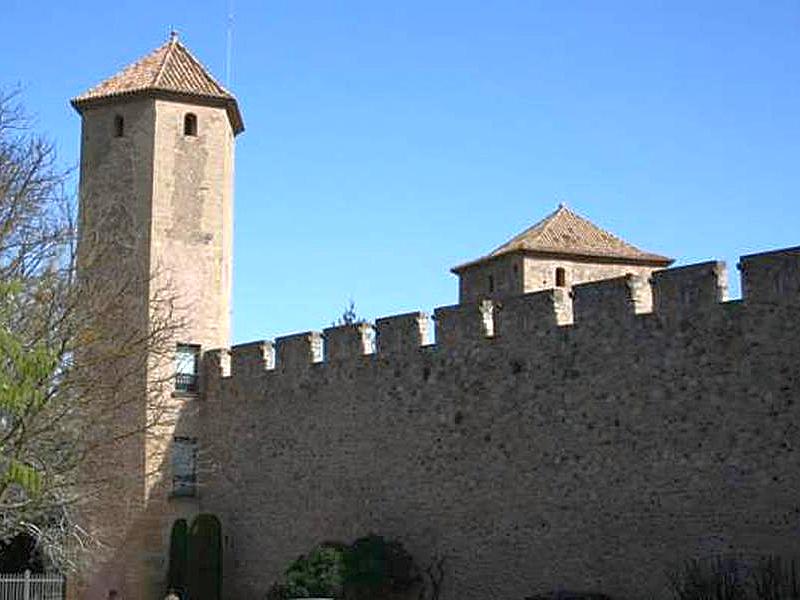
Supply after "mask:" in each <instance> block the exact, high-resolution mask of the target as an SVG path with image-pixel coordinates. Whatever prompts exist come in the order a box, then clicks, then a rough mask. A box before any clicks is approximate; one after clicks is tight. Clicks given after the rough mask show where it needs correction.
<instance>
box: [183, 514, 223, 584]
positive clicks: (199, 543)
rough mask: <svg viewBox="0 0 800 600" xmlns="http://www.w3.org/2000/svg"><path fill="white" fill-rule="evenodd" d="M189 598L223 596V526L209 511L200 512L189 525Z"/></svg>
mask: <svg viewBox="0 0 800 600" xmlns="http://www.w3.org/2000/svg"><path fill="white" fill-rule="evenodd" d="M188 583H189V585H188V592H189V598H191V600H222V526H221V525H220V522H219V519H217V517H215V516H214V515H212V514H207V513H206V514H200V515H197V517H196V518H195V519H194V521H192V526H191V528H190V529H189V581H188Z"/></svg>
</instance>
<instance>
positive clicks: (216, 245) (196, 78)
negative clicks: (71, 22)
mask: <svg viewBox="0 0 800 600" xmlns="http://www.w3.org/2000/svg"><path fill="white" fill-rule="evenodd" d="M72 105H73V106H74V107H75V109H76V110H77V111H78V112H79V113H80V115H81V117H82V136H81V170H80V243H79V252H78V254H79V271H80V273H81V277H82V278H83V280H84V281H86V282H87V283H88V286H89V287H90V288H91V287H93V288H96V289H99V290H109V291H108V292H107V295H112V294H114V295H118V296H119V297H120V298H119V303H118V306H122V307H123V308H124V310H123V311H120V313H121V315H122V319H116V322H109V323H108V327H107V328H106V329H108V330H107V331H106V330H104V331H103V332H102V333H104V334H105V336H106V338H108V339H111V340H112V345H113V340H117V339H118V340H120V344H122V343H124V340H128V339H131V338H135V337H136V336H146V335H148V333H149V332H151V331H153V329H154V328H155V327H156V323H163V320H164V319H165V318H169V319H172V320H173V321H172V322H173V323H175V324H180V327H179V329H177V330H175V331H174V332H173V333H172V337H171V339H169V340H167V342H166V343H165V344H163V345H162V346H160V348H159V352H160V354H159V355H158V356H155V354H154V352H155V351H154V350H151V349H148V350H147V351H145V352H143V354H147V356H141V357H139V358H140V359H141V361H140V363H139V364H141V365H142V366H141V368H139V369H136V371H137V373H136V377H135V378H131V382H130V383H129V384H127V385H126V386H125V387H124V389H121V390H120V392H119V395H120V396H124V397H125V398H124V411H123V412H121V413H120V414H119V415H117V416H116V417H115V421H114V422H112V423H110V424H106V425H104V426H106V427H108V428H109V431H108V432H107V433H108V435H107V436H106V437H107V438H109V439H115V436H114V434H116V433H119V434H120V435H118V436H116V437H117V438H119V439H120V441H119V442H118V443H115V445H114V446H113V447H111V448H108V449H106V450H104V451H103V452H102V455H100V456H98V457H96V460H97V464H96V465H94V468H95V470H96V472H97V473H98V474H99V475H101V476H105V477H107V478H110V479H113V480H114V481H115V482H116V484H115V487H114V488H113V489H105V490H103V491H101V493H100V494H99V495H98V497H97V498H96V499H95V500H94V501H93V504H92V505H91V506H90V507H88V509H87V510H86V511H85V512H86V521H87V525H88V526H89V527H90V528H91V529H92V531H93V532H94V533H96V534H97V535H98V536H99V537H100V539H101V540H102V541H103V542H104V543H105V544H106V545H107V546H108V547H109V548H111V549H112V551H111V553H110V556H109V557H108V558H107V560H106V564H105V565H104V567H103V568H102V569H101V570H99V571H98V572H97V573H95V574H94V575H93V576H92V577H90V578H89V582H88V584H87V586H88V587H87V590H85V591H84V592H83V593H82V596H81V597H82V598H90V599H94V598H97V599H98V600H99V599H105V598H107V597H108V596H107V594H108V593H109V591H110V590H112V589H113V590H117V591H118V593H119V594H120V595H121V596H122V597H123V598H126V599H130V600H133V599H137V600H138V599H142V600H144V599H145V598H147V599H151V598H156V597H161V596H163V594H164V585H165V582H164V580H165V576H166V559H167V556H168V543H169V535H170V527H171V525H172V523H173V521H174V520H175V519H176V518H187V519H190V518H191V517H192V516H193V515H194V514H195V513H196V512H197V511H198V507H199V487H198V477H197V465H196V464H195V462H196V461H195V456H196V455H197V447H198V445H199V440H198V439H197V435H198V429H199V428H198V425H197V413H198V406H197V393H198V391H199V386H200V385H201V382H199V381H198V376H199V370H198V363H199V357H200V355H201V352H202V351H203V350H204V349H208V348H218V347H224V346H227V345H228V344H229V343H230V340H229V336H230V296H231V279H232V259H233V256H232V254H233V244H232V237H233V223H232V221H233V169H234V159H233V157H234V138H235V136H236V135H237V134H238V133H240V132H241V131H242V130H243V128H244V127H243V123H242V117H241V114H240V112H239V108H238V106H237V102H236V99H235V98H234V97H233V96H232V95H231V94H230V93H229V92H228V91H227V90H225V89H224V88H223V87H222V86H221V85H220V84H219V83H217V82H216V81H215V80H214V78H213V77H212V76H211V75H210V74H209V73H208V71H207V70H206V69H205V68H204V67H203V66H202V65H201V64H200V63H199V62H198V60H197V59H196V58H194V56H192V54H191V53H190V52H189V51H188V50H187V49H186V47H185V46H183V45H182V44H181V43H180V42H179V41H178V39H177V36H176V35H175V34H173V35H172V36H171V38H170V40H169V41H168V42H167V43H165V44H164V45H162V46H161V47H159V48H157V49H156V50H155V51H153V52H152V53H150V54H148V55H147V56H145V57H144V58H142V59H140V60H139V61H137V62H135V63H133V64H132V65H130V66H129V67H127V68H125V69H123V70H122V71H121V72H119V73H118V74H117V75H114V76H113V77H111V78H110V79H107V80H106V81H104V82H102V83H100V84H99V85H97V86H96V87H94V88H92V89H90V90H89V91H88V92H86V93H84V94H82V95H80V96H78V97H77V98H75V99H74V100H73V101H72ZM98 257H100V260H98ZM112 280H113V281H118V282H120V285H119V286H113V285H112V286H109V285H107V282H108V281H112ZM164 310H168V313H169V314H166V315H165V313H164V312H163V311H164ZM120 320H122V321H123V322H122V323H120V322H119V321H120ZM134 358H135V357H134ZM102 376H103V377H106V378H114V377H116V376H117V374H116V373H113V372H109V373H104V374H102ZM155 382H159V384H158V385H156V384H155ZM165 382H166V384H165ZM104 401H113V402H116V403H117V405H123V402H122V401H120V400H119V399H117V398H115V399H108V398H98V402H104ZM117 430H118V431H117ZM123 436H124V437H123ZM108 487H110V486H107V488H108Z"/></svg>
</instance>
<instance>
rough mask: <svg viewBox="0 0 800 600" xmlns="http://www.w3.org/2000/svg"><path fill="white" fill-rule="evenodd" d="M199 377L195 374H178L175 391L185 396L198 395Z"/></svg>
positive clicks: (176, 375)
mask: <svg viewBox="0 0 800 600" xmlns="http://www.w3.org/2000/svg"><path fill="white" fill-rule="evenodd" d="M197 383H198V377H197V375H196V374H194V373H176V374H175V391H176V392H181V393H184V394H196V393H197V391H198V385H197Z"/></svg>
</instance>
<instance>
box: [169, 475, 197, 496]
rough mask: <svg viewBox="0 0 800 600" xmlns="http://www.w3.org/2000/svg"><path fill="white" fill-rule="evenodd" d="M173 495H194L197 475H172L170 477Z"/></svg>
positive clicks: (195, 493)
mask: <svg viewBox="0 0 800 600" xmlns="http://www.w3.org/2000/svg"><path fill="white" fill-rule="evenodd" d="M172 495H173V496H196V495H197V477H195V476H194V475H173V477H172Z"/></svg>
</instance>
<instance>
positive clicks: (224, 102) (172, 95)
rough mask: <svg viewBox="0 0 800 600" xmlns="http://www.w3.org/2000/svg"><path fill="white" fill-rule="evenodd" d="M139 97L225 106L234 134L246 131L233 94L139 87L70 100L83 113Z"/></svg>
mask: <svg viewBox="0 0 800 600" xmlns="http://www.w3.org/2000/svg"><path fill="white" fill-rule="evenodd" d="M139 97H149V98H156V99H162V100H177V101H183V102H186V101H189V102H192V103H196V104H204V105H208V106H215V107H218V108H225V110H226V112H227V113H228V119H229V121H230V123H231V128H232V129H233V133H234V135H239V134H240V133H242V132H243V131H244V120H243V119H242V113H241V112H240V111H239V103H238V102H236V98H234V97H233V96H229V97H224V96H210V95H204V94H192V93H188V92H179V91H175V90H160V89H147V88H145V89H139V90H130V91H125V92H117V93H113V94H105V95H103V96H95V97H90V98H81V97H80V96H78V97H77V98H73V99H72V100H70V104H71V105H72V107H73V108H74V109H75V110H76V111H77V112H78V113H80V114H83V109H84V108H89V107H93V106H103V105H108V104H115V103H117V102H119V101H123V102H124V101H126V100H133V99H136V98H139Z"/></svg>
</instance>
